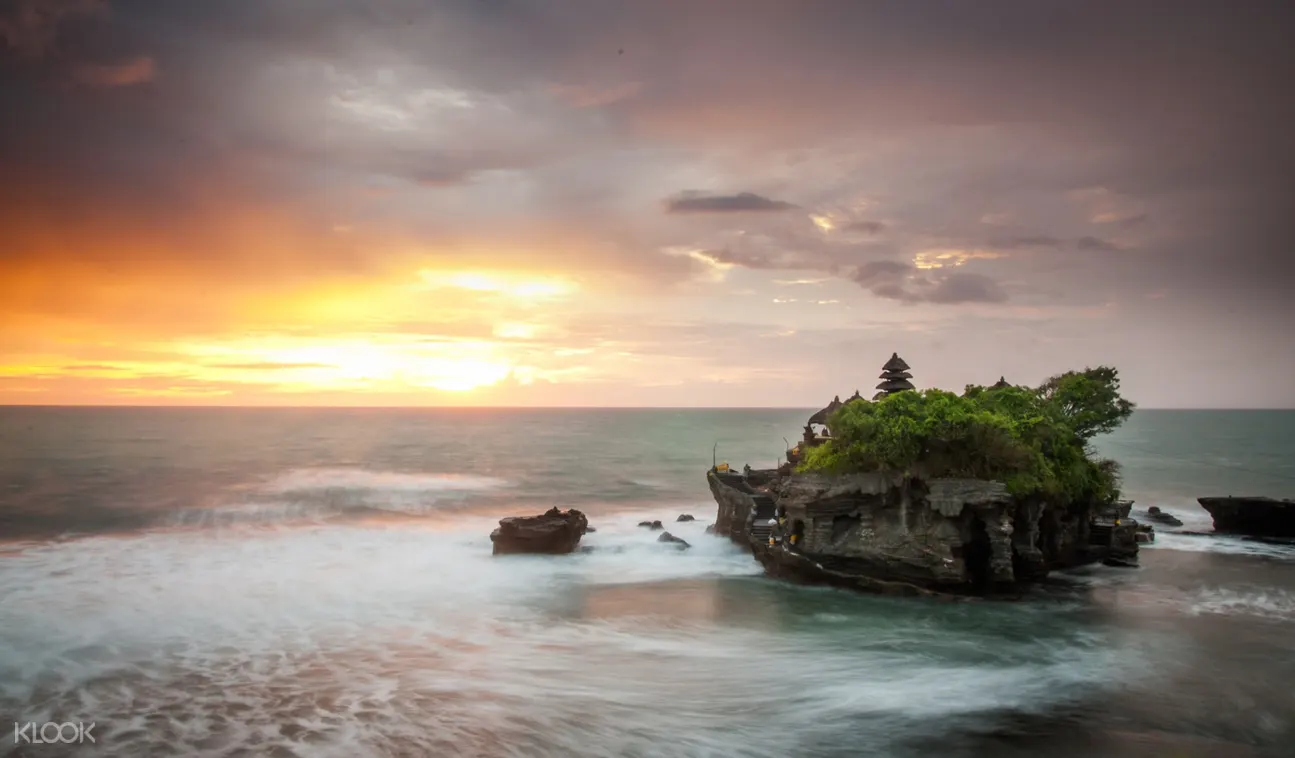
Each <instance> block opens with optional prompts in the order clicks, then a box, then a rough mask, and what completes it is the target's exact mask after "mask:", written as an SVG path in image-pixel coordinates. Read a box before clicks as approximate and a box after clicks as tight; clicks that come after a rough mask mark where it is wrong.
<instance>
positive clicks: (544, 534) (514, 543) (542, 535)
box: [490, 508, 589, 555]
mask: <svg viewBox="0 0 1295 758" xmlns="http://www.w3.org/2000/svg"><path fill="white" fill-rule="evenodd" d="M588 526H589V520H588V519H586V518H585V514H583V513H581V512H580V511H578V510H576V509H574V508H572V509H571V510H568V511H562V510H560V509H558V508H550V509H549V510H548V511H546V512H545V513H543V514H541V515H539V516H511V517H509V518H505V519H500V521H499V528H498V529H495V530H494V531H493V532H491V533H490V541H491V542H492V543H494V554H495V555H507V554H512V553H540V554H548V555H562V554H565V553H570V552H572V551H573V550H575V549H576V545H578V544H579V543H580V537H581V535H583V534H584V533H585V530H586V529H587V528H588Z"/></svg>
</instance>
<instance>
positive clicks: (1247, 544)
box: [1139, 529, 1295, 560]
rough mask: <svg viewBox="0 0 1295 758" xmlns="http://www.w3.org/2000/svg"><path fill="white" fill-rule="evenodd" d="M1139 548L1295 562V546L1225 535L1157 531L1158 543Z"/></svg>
mask: <svg viewBox="0 0 1295 758" xmlns="http://www.w3.org/2000/svg"><path fill="white" fill-rule="evenodd" d="M1139 547H1141V548H1143V549H1152V550H1181V551H1184V552H1191V553H1227V554H1231V555H1254V556H1264V557H1268V558H1281V559H1286V560H1295V546H1292V545H1274V544H1269V543H1266V542H1255V541H1253V540H1245V539H1242V538H1240V537H1233V536H1230V535H1223V534H1176V533H1174V532H1162V531H1160V530H1159V529H1156V541H1155V542H1152V543H1148V544H1144V545H1140V546H1139Z"/></svg>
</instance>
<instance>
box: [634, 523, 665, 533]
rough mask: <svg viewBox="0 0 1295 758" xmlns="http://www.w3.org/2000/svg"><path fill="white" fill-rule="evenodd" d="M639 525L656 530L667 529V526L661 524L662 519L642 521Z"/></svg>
mask: <svg viewBox="0 0 1295 758" xmlns="http://www.w3.org/2000/svg"><path fill="white" fill-rule="evenodd" d="M639 526H641V527H644V528H645V529H651V530H652V531H654V532H655V531H656V530H658V529H665V527H664V526H662V525H661V522H660V521H640V522H639Z"/></svg>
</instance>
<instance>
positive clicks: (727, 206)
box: [666, 192, 796, 213]
mask: <svg viewBox="0 0 1295 758" xmlns="http://www.w3.org/2000/svg"><path fill="white" fill-rule="evenodd" d="M795 207H796V206H795V205H792V204H791V203H788V202H786V201H783V200H770V199H769V198H767V197H762V196H760V195H757V194H755V193H753V192H739V193H737V194H736V195H706V194H702V193H700V192H685V193H682V194H681V195H680V196H679V197H675V198H671V199H669V200H667V201H666V213H767V212H770V211H787V210H791V209H793V208H795Z"/></svg>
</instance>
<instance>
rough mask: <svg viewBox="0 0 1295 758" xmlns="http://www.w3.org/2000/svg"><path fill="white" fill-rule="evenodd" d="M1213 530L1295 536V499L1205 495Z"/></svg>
mask: <svg viewBox="0 0 1295 758" xmlns="http://www.w3.org/2000/svg"><path fill="white" fill-rule="evenodd" d="M1196 502H1198V503H1200V504H1201V507H1202V508H1204V509H1205V510H1207V511H1209V514H1210V517H1211V518H1213V519H1214V531H1216V532H1222V533H1224V534H1245V535H1249V536H1253V537H1281V538H1295V500H1276V499H1274V498H1271V497H1202V498H1197V499H1196Z"/></svg>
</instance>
